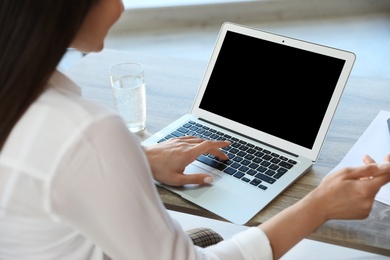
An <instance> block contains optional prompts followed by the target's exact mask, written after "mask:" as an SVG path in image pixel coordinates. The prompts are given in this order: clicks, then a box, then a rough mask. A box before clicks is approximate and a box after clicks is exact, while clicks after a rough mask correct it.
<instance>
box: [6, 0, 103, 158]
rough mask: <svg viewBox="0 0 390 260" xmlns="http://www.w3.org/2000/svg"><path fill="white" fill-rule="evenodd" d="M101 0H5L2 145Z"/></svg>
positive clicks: (42, 88)
mask: <svg viewBox="0 0 390 260" xmlns="http://www.w3.org/2000/svg"><path fill="white" fill-rule="evenodd" d="M98 1H100V0H1V1H0V151H1V149H2V148H3V146H4V143H5V142H6V140H7V137H8V136H9V134H10V132H11V130H12V128H13V127H14V126H15V124H16V123H17V122H18V120H19V119H20V117H21V116H22V115H23V113H24V112H25V111H26V110H27V108H28V107H29V106H30V105H31V103H32V102H34V100H35V99H36V98H37V97H38V96H39V95H40V94H41V93H42V92H43V91H44V88H45V84H46V82H47V80H48V79H49V77H50V75H51V74H52V73H53V71H54V70H55V69H56V66H57V65H58V63H59V62H60V61H61V58H62V56H63V55H64V54H65V52H66V50H67V48H68V47H69V45H70V43H71V42H72V40H73V38H74V37H75V35H76V33H77V31H78V29H79V27H80V25H81V24H82V22H83V21H84V18H85V16H86V15H87V13H88V11H89V10H90V8H91V6H92V5H93V4H95V3H96V2H98Z"/></svg>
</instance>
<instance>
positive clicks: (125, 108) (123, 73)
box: [110, 63, 146, 133]
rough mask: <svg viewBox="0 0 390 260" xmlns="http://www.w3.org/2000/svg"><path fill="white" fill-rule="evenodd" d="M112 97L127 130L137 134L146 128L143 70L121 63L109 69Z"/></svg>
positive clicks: (140, 67) (135, 65)
mask: <svg viewBox="0 0 390 260" xmlns="http://www.w3.org/2000/svg"><path fill="white" fill-rule="evenodd" d="M110 80H111V89H112V95H113V97H114V100H115V106H116V109H117V111H118V112H119V114H120V115H121V116H122V118H123V119H124V121H125V123H126V125H127V128H128V129H129V130H130V131H131V132H133V133H138V132H141V131H143V130H144V129H145V127H146V93H145V79H144V68H143V66H142V65H141V64H138V63H121V64H117V65H115V66H113V67H112V68H111V69H110Z"/></svg>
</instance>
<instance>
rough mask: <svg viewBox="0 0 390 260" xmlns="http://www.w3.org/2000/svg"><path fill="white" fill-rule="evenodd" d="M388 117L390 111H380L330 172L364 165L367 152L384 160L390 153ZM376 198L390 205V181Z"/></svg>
mask: <svg viewBox="0 0 390 260" xmlns="http://www.w3.org/2000/svg"><path fill="white" fill-rule="evenodd" d="M388 118H390V112H388V111H383V110H382V111H380V112H379V113H378V115H377V116H376V117H375V119H374V120H373V121H372V123H371V124H370V125H369V126H368V128H367V129H366V131H365V132H364V133H363V134H362V136H361V137H360V138H359V140H358V141H357V142H356V143H355V144H354V145H353V146H352V148H351V150H349V152H348V153H347V154H346V155H345V157H344V158H343V159H342V160H341V162H340V163H339V164H338V165H337V166H336V167H335V168H334V169H333V170H332V171H331V172H330V173H332V172H335V171H336V170H338V169H340V168H344V167H347V166H360V165H362V164H363V162H362V158H363V156H364V155H365V154H368V155H370V156H371V157H372V158H373V159H374V160H375V161H376V162H383V158H384V157H385V155H386V154H388V153H390V134H389V129H388V126H387V119H388ZM375 199H376V200H377V201H380V202H382V203H385V204H387V205H390V183H388V184H386V185H385V186H383V187H382V188H381V189H380V190H379V192H378V194H377V196H376V197H375Z"/></svg>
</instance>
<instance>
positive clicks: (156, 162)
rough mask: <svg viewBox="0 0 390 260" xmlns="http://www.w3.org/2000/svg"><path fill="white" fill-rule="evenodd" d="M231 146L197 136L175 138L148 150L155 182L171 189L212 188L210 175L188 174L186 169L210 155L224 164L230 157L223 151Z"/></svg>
mask: <svg viewBox="0 0 390 260" xmlns="http://www.w3.org/2000/svg"><path fill="white" fill-rule="evenodd" d="M228 145H230V142H228V141H211V140H205V139H202V138H197V137H194V136H183V137H178V138H172V139H169V140H167V141H165V142H161V143H158V144H155V145H151V146H145V147H144V149H145V153H146V156H147V158H148V161H149V164H150V167H151V169H152V173H153V177H154V179H155V180H157V181H159V182H161V183H164V184H167V185H171V186H181V185H184V184H210V183H212V181H213V179H212V177H211V176H210V175H209V174H206V173H201V172H200V173H194V174H184V169H185V167H186V166H187V165H189V164H190V163H191V162H193V161H194V160H196V158H197V157H198V156H199V155H201V154H205V153H210V154H213V155H215V156H217V157H218V158H220V159H221V160H228V159H229V158H228V156H227V155H226V154H225V153H223V152H222V151H221V148H223V147H226V146H228Z"/></svg>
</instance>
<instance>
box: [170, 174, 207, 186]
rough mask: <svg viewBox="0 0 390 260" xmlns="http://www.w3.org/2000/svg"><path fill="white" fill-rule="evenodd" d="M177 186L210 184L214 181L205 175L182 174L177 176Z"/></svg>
mask: <svg viewBox="0 0 390 260" xmlns="http://www.w3.org/2000/svg"><path fill="white" fill-rule="evenodd" d="M177 177H178V178H177V179H178V180H177V182H178V183H179V184H178V185H184V184H211V183H212V182H213V181H214V179H213V178H212V177H211V176H210V175H208V174H205V173H194V174H182V175H179V176H177Z"/></svg>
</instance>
